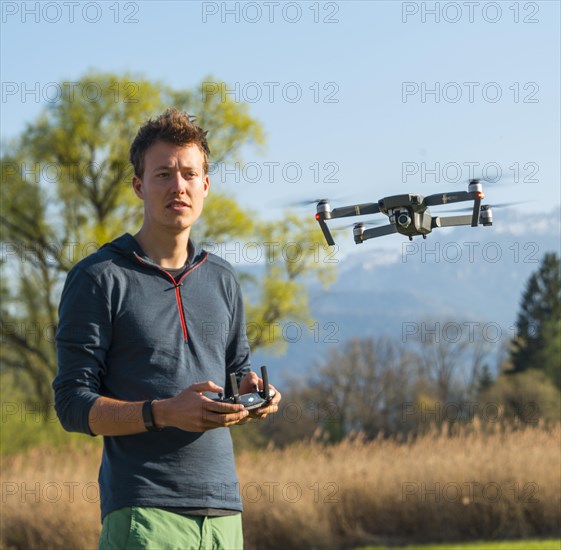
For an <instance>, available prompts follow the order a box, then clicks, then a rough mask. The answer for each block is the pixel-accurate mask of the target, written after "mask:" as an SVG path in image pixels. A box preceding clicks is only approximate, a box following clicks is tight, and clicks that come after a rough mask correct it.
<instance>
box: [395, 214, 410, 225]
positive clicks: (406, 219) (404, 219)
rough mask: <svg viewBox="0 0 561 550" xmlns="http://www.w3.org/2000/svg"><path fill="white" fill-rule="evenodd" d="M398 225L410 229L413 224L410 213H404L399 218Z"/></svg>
mask: <svg viewBox="0 0 561 550" xmlns="http://www.w3.org/2000/svg"><path fill="white" fill-rule="evenodd" d="M397 223H398V224H399V225H401V227H409V225H410V224H411V216H409V213H408V212H402V213H401V214H399V216H398V217H397Z"/></svg>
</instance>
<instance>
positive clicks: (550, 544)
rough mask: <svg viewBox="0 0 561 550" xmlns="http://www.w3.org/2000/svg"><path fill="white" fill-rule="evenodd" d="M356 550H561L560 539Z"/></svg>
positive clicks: (366, 547) (368, 547)
mask: <svg viewBox="0 0 561 550" xmlns="http://www.w3.org/2000/svg"><path fill="white" fill-rule="evenodd" d="M356 550H561V539H550V540H522V541H513V540H509V541H501V542H474V543H470V544H467V543H462V544H429V545H421V546H400V547H397V548H396V547H395V546H394V547H389V546H365V547H362V548H357V549H356Z"/></svg>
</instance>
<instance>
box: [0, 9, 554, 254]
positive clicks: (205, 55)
mask: <svg viewBox="0 0 561 550" xmlns="http://www.w3.org/2000/svg"><path fill="white" fill-rule="evenodd" d="M1 7H2V38H1V46H2V53H1V80H2V103H1V107H2V113H1V114H2V119H1V120H2V122H1V137H2V139H3V140H5V139H8V138H11V137H14V136H17V135H18V134H19V133H20V132H22V130H23V129H24V127H25V124H26V123H29V122H32V121H33V120H34V119H35V118H36V117H37V116H38V115H39V113H40V112H41V110H42V109H43V108H45V106H46V105H47V104H48V102H49V101H51V102H52V101H56V91H57V88H56V83H59V82H73V81H77V80H78V79H80V78H81V77H83V76H84V75H85V74H86V73H87V72H88V71H89V70H96V71H113V72H117V73H124V72H130V73H132V74H135V75H140V76H143V77H147V78H149V79H152V80H160V81H162V82H164V83H166V84H168V85H171V86H173V87H174V88H177V89H180V88H189V89H193V88H197V87H198V89H200V87H201V83H202V82H207V83H208V82H211V83H212V82H214V81H216V80H221V81H225V82H227V83H228V84H229V88H228V90H224V92H225V93H228V94H229V97H230V98H232V99H234V100H235V101H239V102H243V101H246V102H247V103H248V104H249V112H250V114H251V115H252V116H253V117H255V118H256V119H257V120H259V121H260V122H261V123H262V125H263V127H264V129H265V132H266V135H267V142H266V147H265V148H264V149H263V150H262V151H261V152H259V151H257V150H255V149H253V148H250V147H248V148H245V149H244V159H243V160H244V162H243V164H241V165H239V166H237V167H235V166H233V167H232V166H230V167H224V166H220V167H215V172H214V173H213V174H212V182H213V183H212V184H213V185H214V186H216V187H218V188H219V189H220V190H222V191H225V192H227V193H229V194H231V195H232V196H233V197H235V198H236V199H237V200H239V201H240V203H241V204H242V205H243V206H246V207H248V208H252V209H254V210H255V211H256V212H258V213H259V215H260V216H262V217H266V218H279V217H281V216H282V215H283V212H284V209H285V208H286V206H287V205H289V204H290V203H292V202H293V201H298V200H306V199H309V200H314V199H316V198H324V197H328V198H330V199H331V198H333V199H341V200H340V202H339V203H335V202H334V204H333V206H337V205H343V204H349V203H361V202H372V201H377V200H378V199H380V198H382V197H384V196H388V195H392V194H402V193H420V194H423V195H428V194H431V193H434V192H438V191H455V190H464V189H466V187H467V183H466V182H467V180H468V178H469V177H472V176H487V177H488V178H489V179H491V180H495V182H494V183H491V184H488V185H487V187H486V195H487V199H488V202H489V203H490V204H497V203H504V202H510V201H514V202H518V201H519V202H521V203H523V204H519V205H516V206H514V208H517V209H520V210H522V211H526V212H528V213H529V215H532V216H539V215H541V214H546V213H548V212H549V213H551V212H552V211H553V210H552V209H553V208H554V207H557V208H558V207H559V204H560V203H561V197H560V193H561V191H560V180H561V177H560V150H561V144H560V101H559V98H560V67H561V60H560V58H559V57H560V53H559V52H560V28H561V27H560V3H559V2H556V1H547V2H526V1H523V2H516V1H512V0H509V1H508V2H482V1H478V2H467V1H466V2H398V1H389V2H384V1H339V2H319V1H315V2H312V1H300V2H285V1H282V2H281V1H278V2H277V1H269V2H198V1H193V2H191V1H189V2H180V1H160V2H152V1H135V2H129V1H124V2H116V1H108V2H104V1H96V2H68V1H62V2H44V3H39V2H2V4H1ZM209 79H210V80H209ZM216 93H220V90H217V92H216ZM53 98H54V99H53ZM210 140H211V145H212V136H210ZM227 168H229V170H228V169H227ZM308 210H309V212H310V216H313V215H314V213H315V206H314V205H313V204H312V205H310V206H309V207H308V208H304V209H303V210H300V211H301V212H303V213H306V212H307V211H308ZM495 219H496V214H495ZM394 237H395V236H392V237H391V238H394ZM399 238H400V239H402V237H399ZM348 240H349V242H352V235H351V234H350V233H349V235H348ZM353 246H354V245H353Z"/></svg>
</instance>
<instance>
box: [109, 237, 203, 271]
mask: <svg viewBox="0 0 561 550" xmlns="http://www.w3.org/2000/svg"><path fill="white" fill-rule="evenodd" d="M189 244H190V248H191V254H188V256H187V264H186V265H187V267H191V266H193V265H195V264H197V263H198V262H200V261H201V260H202V259H203V257H204V256H205V255H206V254H207V252H206V251H205V250H203V248H202V247H201V246H200V245H199V244H197V243H195V242H194V241H193V240H192V239H189ZM104 249H105V250H106V251H111V252H114V253H116V254H119V255H120V256H124V257H125V258H129V259H132V260H135V259H137V258H140V259H141V260H142V261H143V262H144V263H147V264H149V265H152V266H154V267H157V268H159V269H162V267H161V266H160V265H158V264H156V263H155V262H154V261H153V260H151V259H150V257H149V256H148V255H147V254H146V252H144V250H143V249H142V247H141V246H140V245H139V244H138V241H137V240H136V239H135V238H134V237H133V236H132V235H131V234H130V233H125V234H124V235H121V236H120V237H118V238H117V239H115V240H114V241H111V242H109V243H106V244H104V245H103V246H102V247H101V248H100V250H104Z"/></svg>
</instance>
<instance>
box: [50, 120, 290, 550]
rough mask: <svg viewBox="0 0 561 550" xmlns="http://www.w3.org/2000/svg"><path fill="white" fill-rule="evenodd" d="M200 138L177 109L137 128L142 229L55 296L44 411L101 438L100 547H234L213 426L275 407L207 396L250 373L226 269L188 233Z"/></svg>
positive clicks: (202, 189) (230, 485)
mask: <svg viewBox="0 0 561 550" xmlns="http://www.w3.org/2000/svg"><path fill="white" fill-rule="evenodd" d="M205 135H206V132H204V131H203V130H202V129H201V128H199V127H198V126H196V125H194V124H193V123H192V122H191V121H190V119H189V116H188V115H186V114H181V113H179V112H178V111H176V110H175V109H169V110H167V111H166V112H165V113H163V114H162V115H161V116H159V117H158V118H156V119H155V120H150V121H148V122H147V123H146V124H145V125H144V126H143V127H142V128H140V130H139V132H138V134H137V136H136V138H135V140H134V142H133V144H132V146H131V150H130V159H131V162H132V164H133V166H134V173H135V175H134V177H133V181H132V186H133V189H134V192H135V193H136V195H137V196H138V197H139V198H140V199H141V200H142V201H143V202H144V218H143V222H142V227H141V228H140V230H139V232H138V233H137V234H136V235H134V236H132V235H129V234H125V235H123V236H121V237H119V238H118V239H116V240H114V241H112V242H111V243H109V244H106V245H104V246H103V247H102V248H100V250H98V251H97V252H96V253H95V254H93V255H91V256H89V257H88V258H86V259H84V260H82V261H81V262H79V263H78V264H77V265H76V266H75V267H74V268H73V269H72V270H71V271H70V273H69V274H68V277H67V280H66V284H65V287H64V290H63V293H62V297H61V303H60V320H59V327H58V332H57V348H58V362H59V370H58V374H57V376H56V378H55V380H54V382H53V388H54V390H55V408H56V411H57V414H58V416H59V419H60V421H61V423H62V425H63V426H64V428H66V429H67V430H69V431H78V432H83V433H86V434H90V435H103V436H104V448H103V458H102V463H101V468H100V472H99V485H100V494H101V517H102V521H103V529H102V534H101V538H100V548H120V549H122V548H148V547H150V548H181V549H187V548H211V547H212V548H228V549H233V548H241V547H242V544H243V537H242V529H241V511H242V503H241V499H240V494H239V490H238V481H237V476H236V471H235V466H234V457H233V449H232V441H231V437H230V432H229V430H227V429H223V428H225V427H227V426H232V425H235V424H241V423H245V422H247V421H249V419H250V416H251V417H254V418H257V419H260V418H265V416H266V415H267V414H268V413H274V412H276V411H277V409H278V403H279V401H280V397H281V396H280V394H279V393H278V392H276V394H275V396H274V398H273V400H272V402H271V403H270V404H269V405H268V406H267V407H265V408H263V409H260V410H258V411H257V412H256V413H251V415H248V412H247V411H246V410H245V409H244V407H243V406H242V405H236V404H228V403H218V402H215V401H213V400H212V397H216V395H213V394H216V393H218V392H226V393H228V391H229V382H228V381H229V374H230V373H232V372H234V373H236V377H237V378H238V384H239V387H240V392H241V393H248V392H251V391H254V388H255V386H256V385H257V386H259V388H262V380H261V379H260V378H259V377H258V376H257V374H255V373H254V372H250V368H249V355H250V353H249V346H248V342H247V337H246V333H245V319H244V311H243V303H242V297H241V292H240V288H239V284H238V282H237V279H236V277H235V275H234V272H233V269H232V268H231V266H230V265H229V264H228V263H227V262H225V261H224V260H222V259H220V258H218V257H216V256H214V255H212V254H209V253H207V252H205V251H203V250H202V249H201V248H200V247H199V246H197V245H196V244H195V243H194V242H193V241H192V240H190V239H189V234H190V229H191V226H192V225H193V224H194V223H195V222H196V221H197V219H198V218H199V216H200V215H201V212H202V210H203V204H204V199H205V198H206V197H207V195H208V192H209V186H210V180H209V176H208V156H209V153H210V152H209V148H208V144H207V141H206V137H205ZM205 393H206V394H207V395H205Z"/></svg>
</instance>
